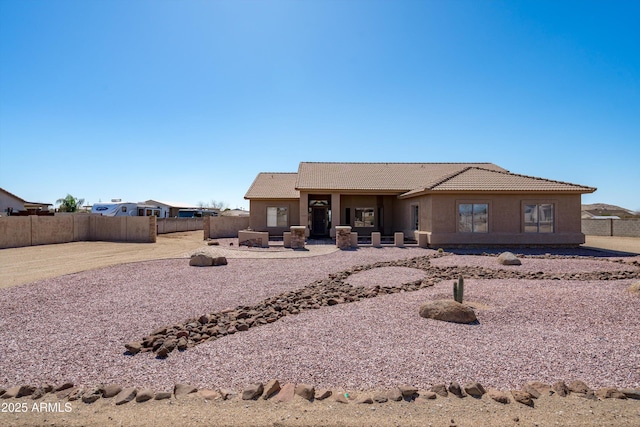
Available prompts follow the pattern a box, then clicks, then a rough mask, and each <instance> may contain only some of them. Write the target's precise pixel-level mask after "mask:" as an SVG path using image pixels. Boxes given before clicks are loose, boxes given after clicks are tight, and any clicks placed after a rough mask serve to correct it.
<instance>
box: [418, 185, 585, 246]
mask: <svg viewBox="0 0 640 427" xmlns="http://www.w3.org/2000/svg"><path fill="white" fill-rule="evenodd" d="M422 198H423V199H424V205H425V206H426V207H428V208H430V209H426V210H427V212H426V213H423V212H421V217H422V216H423V215H425V214H426V215H427V217H428V218H426V219H425V221H424V228H423V225H422V222H421V230H422V231H427V232H429V233H430V234H429V244H430V245H432V246H433V245H458V244H471V245H492V244H496V245H579V244H581V243H584V234H582V232H581V225H580V206H581V205H580V200H581V198H580V195H574V194H567V195H563V194H556V195H553V196H551V197H550V196H549V195H548V194H535V193H531V194H527V195H525V196H523V195H522V194H504V195H487V196H484V197H483V196H482V195H474V194H448V195H429V196H423V197H422ZM458 203H487V204H488V205H489V232H488V233H459V232H458V230H457V227H458V211H457V206H458ZM539 203H553V204H554V206H555V208H554V228H555V230H554V232H553V233H524V224H523V207H524V205H525V204H539ZM421 219H422V218H421Z"/></svg>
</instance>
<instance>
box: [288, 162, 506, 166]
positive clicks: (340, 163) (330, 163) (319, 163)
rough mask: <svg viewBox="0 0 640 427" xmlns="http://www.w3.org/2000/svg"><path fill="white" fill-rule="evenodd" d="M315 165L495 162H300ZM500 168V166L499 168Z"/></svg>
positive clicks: (479, 163)
mask: <svg viewBox="0 0 640 427" xmlns="http://www.w3.org/2000/svg"><path fill="white" fill-rule="evenodd" d="M303 163H305V164H313V165H494V166H498V165H496V164H495V163H493V162H300V164H303ZM498 167H500V166H498Z"/></svg>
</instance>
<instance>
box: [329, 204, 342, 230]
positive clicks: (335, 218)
mask: <svg viewBox="0 0 640 427" xmlns="http://www.w3.org/2000/svg"><path fill="white" fill-rule="evenodd" d="M341 211H342V209H341V208H340V193H331V230H329V235H330V236H331V237H336V226H338V225H340V218H341V217H340V212H341Z"/></svg>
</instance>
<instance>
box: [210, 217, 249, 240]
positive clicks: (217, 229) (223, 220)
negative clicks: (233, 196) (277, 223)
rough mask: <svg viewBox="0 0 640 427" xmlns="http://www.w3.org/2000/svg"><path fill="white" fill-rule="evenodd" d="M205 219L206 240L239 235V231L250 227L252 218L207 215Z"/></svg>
mask: <svg viewBox="0 0 640 427" xmlns="http://www.w3.org/2000/svg"><path fill="white" fill-rule="evenodd" d="M203 219H204V224H203V228H204V239H205V240H206V239H209V238H210V239H219V238H224V237H238V231H240V230H245V229H247V228H248V227H249V219H250V218H249V217H248V216H207V217H204V218H203ZM252 228H253V227H252Z"/></svg>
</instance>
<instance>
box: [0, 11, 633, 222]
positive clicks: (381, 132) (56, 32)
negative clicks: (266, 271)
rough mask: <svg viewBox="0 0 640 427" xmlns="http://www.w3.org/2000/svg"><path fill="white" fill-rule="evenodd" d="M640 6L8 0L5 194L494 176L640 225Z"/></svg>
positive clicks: (0, 59)
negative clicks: (392, 165) (303, 175)
mask: <svg viewBox="0 0 640 427" xmlns="http://www.w3.org/2000/svg"><path fill="white" fill-rule="evenodd" d="M639 16H640V2H638V1H614V2H605V1H576V2H573V1H550V2H546V1H514V0H510V1H482V0H469V1H464V0H455V1H375V0H367V1H356V0H347V1H260V2H258V1H233V2H232V1H189V0H187V1H175V0H172V1H162V0H156V1H143V0H133V1H118V0H109V1H106V0H105V1H99V0H95V1H82V0H81V1H65V0H49V1H45V0H0V187H2V188H5V189H6V190H8V191H10V192H12V193H14V194H16V195H18V196H20V197H22V198H24V199H26V200H28V201H34V202H35V201H40V202H49V203H54V202H55V200H56V199H59V198H62V197H64V196H65V195H66V194H67V193H70V194H72V195H73V196H76V197H81V198H84V199H86V201H87V202H89V203H95V202H98V201H99V200H102V201H107V200H109V199H111V198H121V199H123V200H124V201H143V200H147V199H157V200H168V201H181V202H186V203H191V204H197V203H198V202H205V203H206V202H210V201H211V200H217V201H223V202H225V203H226V204H227V205H228V206H229V207H231V208H235V207H245V208H248V206H249V204H248V201H246V200H244V199H243V196H244V194H245V192H246V191H247V189H248V188H249V186H250V185H251V182H252V181H253V179H254V178H255V176H256V174H257V173H258V172H261V171H270V172H272V171H276V172H277V171H283V172H289V171H290V172H294V171H296V170H297V166H298V163H299V162H300V161H371V162H385V161H391V162H485V161H488V162H493V163H496V164H498V165H500V166H502V167H504V168H506V169H508V170H510V171H512V172H515V173H520V174H525V175H533V176H539V177H544V178H549V179H556V180H561V181H568V182H573V183H577V184H583V185H589V186H594V187H598V191H597V192H596V193H594V194H590V195H585V196H583V203H594V202H603V203H611V204H616V205H620V206H623V207H626V208H629V209H637V210H640V190H639V188H640V185H639V184H640V167H639V165H640V161H639V159H640V47H639V46H640V26H639V25H638V17H639Z"/></svg>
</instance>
